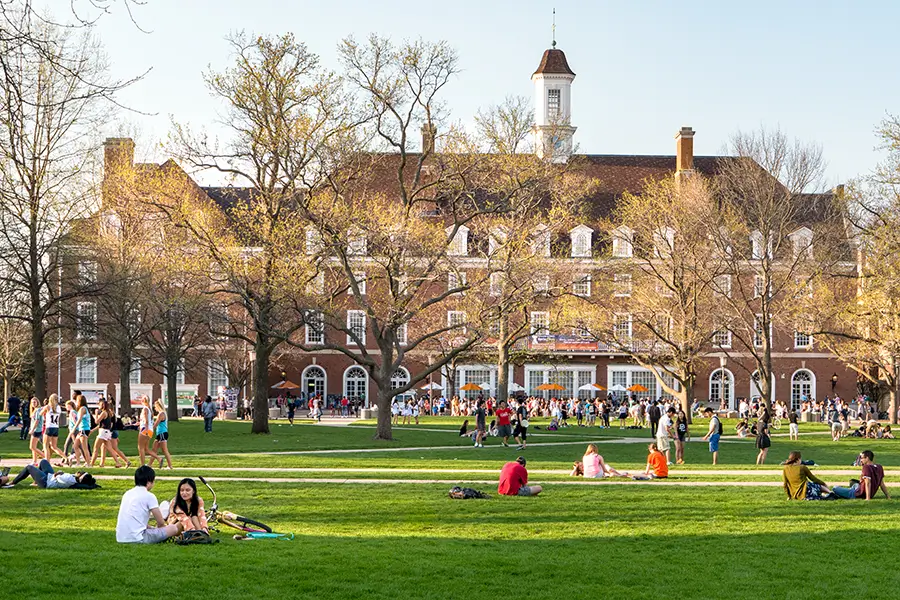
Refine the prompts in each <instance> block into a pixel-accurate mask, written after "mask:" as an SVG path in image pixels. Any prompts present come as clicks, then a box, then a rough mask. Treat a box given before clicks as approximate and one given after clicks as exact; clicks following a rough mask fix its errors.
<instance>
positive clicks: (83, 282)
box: [78, 260, 97, 287]
mask: <svg viewBox="0 0 900 600" xmlns="http://www.w3.org/2000/svg"><path fill="white" fill-rule="evenodd" d="M96 282H97V263H95V262H94V261H92V260H82V261H79V262H78V285H80V286H81V287H90V286H92V285H94V284H95V283H96Z"/></svg>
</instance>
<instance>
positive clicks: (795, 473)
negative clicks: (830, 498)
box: [781, 452, 831, 500]
mask: <svg viewBox="0 0 900 600" xmlns="http://www.w3.org/2000/svg"><path fill="white" fill-rule="evenodd" d="M781 482H782V484H783V485H784V491H785V492H787V497H788V500H821V499H822V495H823V494H830V493H831V490H830V489H829V488H828V485H827V484H826V483H825V482H824V481H822V480H821V479H819V478H818V477H816V476H815V475H813V474H812V472H811V471H810V470H809V467H807V466H806V465H804V464H803V461H802V460H801V457H800V453H799V452H791V453H790V455H788V459H787V461H785V463H784V469H782V471H781Z"/></svg>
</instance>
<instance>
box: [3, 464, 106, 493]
mask: <svg viewBox="0 0 900 600" xmlns="http://www.w3.org/2000/svg"><path fill="white" fill-rule="evenodd" d="M29 477H31V478H32V479H33V480H34V483H32V485H35V486H37V487H39V488H42V489H48V490H63V489H68V488H71V487H83V488H92V487H97V484H96V482H95V481H94V477H93V476H92V475H91V474H90V473H85V472H84V471H77V472H76V473H75V474H74V475H73V474H71V473H63V472H62V471H54V470H53V467H52V466H51V465H50V461H49V460H47V459H46V458H45V459H43V460H41V462H40V464H39V465H38V466H34V465H26V466H25V468H24V469H22V471H21V472H20V473H19V474H18V475H16V477H15V478H14V479H12V480H10V477H9V475H3V476H2V477H0V485H2V486H3V487H5V488H11V487H13V486H15V485H17V484H19V483H21V482H22V481H24V480H26V479H28V478H29Z"/></svg>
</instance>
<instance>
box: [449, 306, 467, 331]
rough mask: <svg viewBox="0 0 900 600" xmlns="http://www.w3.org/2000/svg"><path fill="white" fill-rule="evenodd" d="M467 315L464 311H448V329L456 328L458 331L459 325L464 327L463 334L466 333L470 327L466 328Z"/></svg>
mask: <svg viewBox="0 0 900 600" xmlns="http://www.w3.org/2000/svg"><path fill="white" fill-rule="evenodd" d="M466 322H467V315H466V311H464V310H448V311H447V327H455V328H457V329H459V328H458V326H459V325H462V332H463V333H465V332H466V330H467V329H468V327H467V326H466Z"/></svg>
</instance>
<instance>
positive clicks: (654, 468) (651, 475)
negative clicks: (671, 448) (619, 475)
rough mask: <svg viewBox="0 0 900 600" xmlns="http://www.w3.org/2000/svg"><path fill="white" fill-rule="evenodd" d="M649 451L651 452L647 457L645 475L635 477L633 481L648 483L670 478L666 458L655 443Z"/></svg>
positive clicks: (649, 447) (648, 448)
mask: <svg viewBox="0 0 900 600" xmlns="http://www.w3.org/2000/svg"><path fill="white" fill-rule="evenodd" d="M647 450H649V451H650V454H649V456H647V468H646V469H644V472H643V473H639V474H637V475H635V476H634V477H632V479H634V480H636V481H646V480H648V479H665V478H666V477H668V476H669V465H668V462H667V461H666V456H665V455H664V454H663V453H662V452H660V451H659V448H657V447H656V444H655V443H653V444H650V445H649V446H648V447H647Z"/></svg>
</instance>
